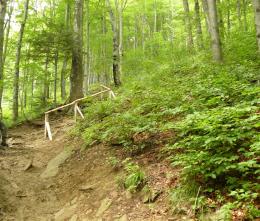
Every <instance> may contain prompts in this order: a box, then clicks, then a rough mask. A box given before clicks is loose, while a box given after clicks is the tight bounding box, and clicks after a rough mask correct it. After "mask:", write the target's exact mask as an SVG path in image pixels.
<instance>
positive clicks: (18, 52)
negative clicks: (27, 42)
mask: <svg viewBox="0 0 260 221" xmlns="http://www.w3.org/2000/svg"><path fill="white" fill-rule="evenodd" d="M28 8H29V0H26V1H25V5H24V17H23V21H22V23H21V28H20V32H19V37H18V42H17V49H16V60H15V67H14V82H13V90H14V91H13V120H14V121H16V120H17V119H18V105H19V102H18V99H19V72H20V58H21V49H22V41H23V34H24V28H25V24H26V20H27V17H28Z"/></svg>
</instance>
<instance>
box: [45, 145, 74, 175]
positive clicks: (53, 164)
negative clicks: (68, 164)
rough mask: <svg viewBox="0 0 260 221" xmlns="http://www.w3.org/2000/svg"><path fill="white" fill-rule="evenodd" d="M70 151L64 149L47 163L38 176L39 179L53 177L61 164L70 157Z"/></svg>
mask: <svg viewBox="0 0 260 221" xmlns="http://www.w3.org/2000/svg"><path fill="white" fill-rule="evenodd" d="M72 153H73V152H72V150H70V149H65V150H63V151H62V152H61V153H60V154H58V155H57V156H56V157H54V158H53V159H52V160H50V161H49V163H48V165H47V168H46V169H45V170H44V171H43V173H42V174H41V175H40V177H41V178H49V177H54V176H56V174H57V173H58V171H59V166H60V165H61V164H63V163H64V162H65V161H66V160H67V159H68V158H69V157H70V156H71V155H72Z"/></svg>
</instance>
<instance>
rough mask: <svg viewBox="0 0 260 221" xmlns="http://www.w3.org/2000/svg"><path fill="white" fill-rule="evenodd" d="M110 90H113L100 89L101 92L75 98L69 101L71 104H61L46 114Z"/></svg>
mask: <svg viewBox="0 0 260 221" xmlns="http://www.w3.org/2000/svg"><path fill="white" fill-rule="evenodd" d="M110 90H111V89H109V90H108V89H107V90H104V91H100V92H98V93H95V94H92V95H89V96H86V97H83V98H79V99H77V100H75V101H72V102H71V103H69V104H65V105H63V106H60V107H57V108H55V109H52V110H49V111H46V112H45V114H49V113H51V112H55V111H57V110H61V109H63V108H65V107H69V106H72V105H73V104H75V103H76V102H80V101H83V100H85V99H87V98H89V97H95V96H97V95H99V94H102V93H105V92H108V91H110Z"/></svg>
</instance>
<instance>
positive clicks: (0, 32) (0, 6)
mask: <svg viewBox="0 0 260 221" xmlns="http://www.w3.org/2000/svg"><path fill="white" fill-rule="evenodd" d="M5 12H6V1H5V0H4V1H0V88H1V89H0V92H1V93H0V111H1V118H2V96H3V90H2V88H3V78H4V76H3V75H4V73H3V71H4V56H3V55H4V24H5V21H4V20H5Z"/></svg>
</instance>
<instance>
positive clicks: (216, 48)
mask: <svg viewBox="0 0 260 221" xmlns="http://www.w3.org/2000/svg"><path fill="white" fill-rule="evenodd" d="M208 9H209V29H210V36H211V46H212V53H213V59H214V60H215V61H217V62H221V61H222V60H223V55H222V48H221V41H220V35H219V25H218V15H217V4H216V0H208Z"/></svg>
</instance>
